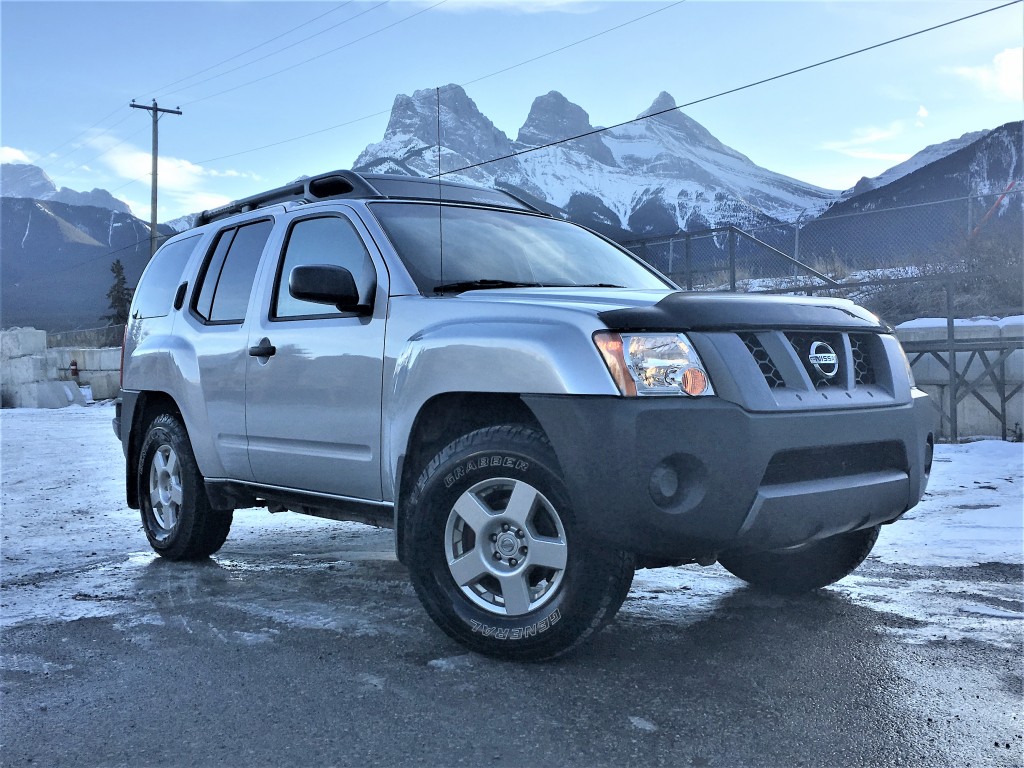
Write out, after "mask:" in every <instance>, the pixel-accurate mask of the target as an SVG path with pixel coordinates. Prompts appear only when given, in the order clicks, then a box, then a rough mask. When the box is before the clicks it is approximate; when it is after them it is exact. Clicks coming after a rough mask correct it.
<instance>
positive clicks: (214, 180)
mask: <svg viewBox="0 0 1024 768" xmlns="http://www.w3.org/2000/svg"><path fill="white" fill-rule="evenodd" d="M89 143H90V144H91V145H93V147H94V148H95V149H98V150H101V151H102V152H103V154H102V155H100V156H98V157H97V158H96V162H98V163H102V164H103V165H105V166H106V167H107V168H109V169H110V170H111V171H112V172H113V173H114V174H115V175H116V176H118V177H119V178H121V179H124V180H126V181H133V180H138V182H139V184H143V185H148V184H149V176H150V170H151V163H152V159H151V156H150V153H149V151H148V150H144V149H141V148H139V147H135V146H132V145H130V144H128V143H121V144H118V143H116V142H115V140H114V139H112V138H110V137H97V138H95V139H91V140H90V142H89ZM157 173H158V174H159V180H160V209H161V217H162V214H163V212H164V211H165V210H167V211H172V212H175V213H173V216H177V215H179V213H178V212H182V213H183V212H189V213H192V212H196V211H201V210H204V209H206V208H216V207H218V206H220V205H224V204H225V203H228V202H230V201H231V199H232V197H231V196H230V195H229V194H225V193H224V192H222V191H220V190H219V189H218V187H220V186H221V185H222V184H225V183H227V182H229V181H237V180H242V179H248V180H252V181H262V180H263V179H262V178H261V177H260V176H259V175H258V174H255V173H251V172H249V171H240V170H236V169H226V170H217V169H214V168H206V167H204V166H201V165H197V164H196V163H193V162H191V161H189V160H185V159H183V158H179V157H168V156H162V157H160V159H159V163H158V165H157ZM133 210H134V207H133Z"/></svg>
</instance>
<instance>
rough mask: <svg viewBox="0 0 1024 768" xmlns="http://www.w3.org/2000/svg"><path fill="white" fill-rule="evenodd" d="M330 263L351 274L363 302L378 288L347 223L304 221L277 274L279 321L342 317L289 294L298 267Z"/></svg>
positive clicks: (360, 242)
mask: <svg viewBox="0 0 1024 768" xmlns="http://www.w3.org/2000/svg"><path fill="white" fill-rule="evenodd" d="M312 264H330V265H333V266H338V267H345V269H347V270H348V271H349V272H351V273H352V277H353V279H354V280H355V281H356V286H357V287H358V288H359V296H360V299H361V300H363V301H366V300H367V298H368V296H369V294H370V293H371V292H372V291H373V289H374V287H375V285H376V272H375V271H374V269H373V262H372V261H371V260H370V254H369V253H368V252H367V250H366V246H365V245H363V240H362V238H361V237H359V233H358V232H356V230H355V228H354V227H353V226H352V224H351V223H350V222H349V221H348V219H343V218H340V217H336V216H331V217H324V218H318V219H303V220H301V221H299V222H297V223H296V224H295V226H293V227H292V231H291V233H290V234H289V235H288V242H287V245H286V246H285V250H284V256H283V258H282V260H281V266H280V268H279V269H278V273H277V285H276V288H275V290H274V312H273V317H274V318H276V319H280V318H289V317H311V316H317V317H319V316H324V315H338V314H341V313H340V312H337V311H336V310H333V309H332V308H331V307H329V306H327V305H325V304H316V303H314V302H311V301H303V300H301V299H296V298H295V297H294V296H292V295H291V294H290V293H289V292H288V277H289V275H291V273H292V270H293V269H294V268H295V267H299V266H307V265H312Z"/></svg>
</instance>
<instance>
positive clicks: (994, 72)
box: [947, 47, 1024, 102]
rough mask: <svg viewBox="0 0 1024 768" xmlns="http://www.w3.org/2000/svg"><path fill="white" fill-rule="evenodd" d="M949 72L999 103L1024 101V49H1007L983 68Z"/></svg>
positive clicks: (961, 68) (953, 68) (957, 68)
mask: <svg viewBox="0 0 1024 768" xmlns="http://www.w3.org/2000/svg"><path fill="white" fill-rule="evenodd" d="M947 71H949V72H952V73H953V74H954V75H956V76H957V77H960V78H963V79H964V80H967V81H968V82H970V83H973V84H974V85H975V86H976V87H977V88H978V89H979V90H981V92H982V93H984V94H985V95H987V96H989V97H991V98H994V99H997V100H999V101H1017V102H1020V101H1021V99H1024V47H1021V48H1007V49H1006V50H1005V51H1003V52H1002V53H997V54H996V55H995V56H994V57H993V59H992V63H991V64H989V65H987V66H983V67H952V68H950V69H948V70H947Z"/></svg>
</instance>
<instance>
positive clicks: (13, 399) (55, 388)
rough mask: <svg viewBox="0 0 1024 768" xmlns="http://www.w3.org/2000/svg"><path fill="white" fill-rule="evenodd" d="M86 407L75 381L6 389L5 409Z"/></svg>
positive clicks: (40, 382) (33, 383)
mask: <svg viewBox="0 0 1024 768" xmlns="http://www.w3.org/2000/svg"><path fill="white" fill-rule="evenodd" d="M69 405H85V398H84V397H83V396H82V393H81V391H80V390H79V389H78V385H77V384H76V383H75V382H73V381H34V382H31V383H29V384H21V385H19V386H17V387H12V388H10V389H5V390H4V393H3V406H4V407H5V408H65V407H67V406H69Z"/></svg>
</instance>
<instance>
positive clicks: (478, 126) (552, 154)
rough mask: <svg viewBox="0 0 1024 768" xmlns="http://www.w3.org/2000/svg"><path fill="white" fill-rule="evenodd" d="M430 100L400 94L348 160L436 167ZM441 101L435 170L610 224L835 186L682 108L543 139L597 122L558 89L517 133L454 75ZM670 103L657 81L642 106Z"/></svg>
mask: <svg viewBox="0 0 1024 768" xmlns="http://www.w3.org/2000/svg"><path fill="white" fill-rule="evenodd" d="M437 103H438V100H437V94H436V93H435V92H434V91H417V92H416V93H414V94H413V95H412V96H411V97H410V96H405V95H400V96H398V97H397V98H396V99H395V104H394V107H393V109H392V115H391V120H390V121H389V123H388V128H387V130H386V131H385V135H384V138H383V139H382V140H381V141H380V142H378V143H376V144H371V145H370V146H369V147H367V148H366V149H365V150H364V151H363V153H362V154H361V155H360V156H359V158H358V159H357V160H356V163H355V168H356V170H363V171H376V172H392V173H411V174H415V175H423V176H430V175H434V174H436V173H437V168H438V149H437V144H438V126H437ZM440 105H441V132H440V139H441V140H440V145H441V149H440V153H441V168H442V169H443V170H444V171H456V173H455V174H453V175H454V176H455V177H457V178H460V179H462V180H464V181H469V182H475V183H480V184H486V185H489V186H499V187H504V188H507V189H509V190H510V191H513V192H516V193H518V194H521V195H523V196H524V197H527V198H530V199H534V200H537V201H541V202H542V203H544V204H545V205H547V206H550V207H552V208H555V209H557V210H558V211H560V212H561V213H562V214H563V215H566V216H571V218H573V219H574V220H576V221H580V222H581V223H584V224H587V225H589V226H592V227H594V228H596V229H598V230H601V231H605V232H607V233H610V234H613V236H615V235H618V236H627V237H628V236H630V235H632V236H642V235H648V234H662V233H668V232H675V231H678V230H680V229H700V228H705V227H709V226H718V225H720V224H725V223H732V224H738V225H741V226H755V225H760V224H764V223H769V222H772V221H778V220H782V221H787V220H792V219H795V218H796V217H797V216H799V215H801V213H803V212H804V211H805V210H810V211H811V212H812V213H814V212H818V211H821V210H823V209H824V208H825V207H826V206H827V205H828V204H829V203H830V202H832V201H833V200H834V199H835V197H836V193H833V192H830V191H828V190H824V189H820V188H818V187H814V186H812V185H809V184H805V183H803V182H800V181H797V180H796V179H791V178H788V177H786V176H783V175H781V174H777V173H774V172H772V171H769V170H767V169H765V168H761V167H760V166H758V165H756V164H755V163H753V162H752V161H751V160H750V159H749V158H747V157H746V156H744V155H743V154H741V153H740V152H737V151H736V150H734V149H732V148H730V147H727V146H726V145H724V144H723V143H722V142H720V141H719V140H718V139H716V138H715V137H714V136H713V135H712V134H711V133H710V132H709V131H708V130H707V129H706V128H704V127H703V126H702V125H700V123H698V122H697V121H695V120H693V119H692V118H690V117H688V116H686V115H684V114H683V113H682V112H679V111H669V112H667V113H666V114H657V116H654V117H651V118H650V119H648V120H644V121H642V122H638V123H632V124H629V125H626V126H622V127H619V128H613V129H611V130H608V131H603V132H601V133H599V134H591V135H587V136H584V137H583V138H580V139H576V140H573V141H569V142H563V143H558V144H555V146H551V147H545V145H547V144H550V143H553V142H561V141H562V140H564V139H565V138H566V137H569V136H577V135H580V134H588V133H590V132H591V131H593V130H594V126H593V125H592V124H591V122H590V117H589V115H588V114H587V112H586V111H585V110H584V109H583V108H582V107H580V106H579V105H577V104H574V103H572V102H571V101H569V100H568V99H566V98H565V97H564V96H563V95H562V94H560V93H558V92H557V91H551V92H549V93H547V94H545V95H543V96H539V97H538V98H537V99H536V100H535V101H534V103H533V106H532V107H531V109H530V114H529V115H528V116H527V118H526V122H525V123H524V124H523V126H522V128H520V130H519V133H518V135H517V137H516V140H515V141H514V142H513V141H511V140H510V139H509V138H508V137H507V136H505V134H504V133H502V132H501V131H499V130H498V129H497V128H495V126H494V124H493V123H492V122H491V121H490V120H488V119H487V118H486V117H485V116H484V115H483V114H482V113H481V112H480V111H479V110H478V109H477V107H476V104H474V102H473V100H472V99H470V98H469V97H468V96H467V95H466V93H465V91H463V90H462V88H460V87H459V86H454V85H449V86H446V87H445V88H442V89H441V97H440ZM674 107H675V102H674V100H673V99H672V97H671V96H670V95H669V94H667V93H664V92H663V93H661V94H659V95H658V97H657V98H656V99H655V100H654V102H653V103H652V104H651V106H650V108H649V109H647V110H645V111H644V112H643V113H642V115H641V116H647V115H652V114H656V113H660V112H663V111H665V110H674ZM538 147H544V148H540V149H536V151H533V152H529V153H527V154H523V155H520V156H518V157H515V158H512V159H508V160H501V161H498V162H493V163H488V162H487V161H489V160H493V159H494V158H499V157H503V156H505V155H509V154H512V153H513V152H517V151H522V150H526V149H531V148H538ZM480 163H484V165H478V164H480ZM467 166H476V167H473V168H467Z"/></svg>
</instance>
